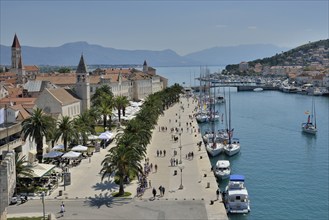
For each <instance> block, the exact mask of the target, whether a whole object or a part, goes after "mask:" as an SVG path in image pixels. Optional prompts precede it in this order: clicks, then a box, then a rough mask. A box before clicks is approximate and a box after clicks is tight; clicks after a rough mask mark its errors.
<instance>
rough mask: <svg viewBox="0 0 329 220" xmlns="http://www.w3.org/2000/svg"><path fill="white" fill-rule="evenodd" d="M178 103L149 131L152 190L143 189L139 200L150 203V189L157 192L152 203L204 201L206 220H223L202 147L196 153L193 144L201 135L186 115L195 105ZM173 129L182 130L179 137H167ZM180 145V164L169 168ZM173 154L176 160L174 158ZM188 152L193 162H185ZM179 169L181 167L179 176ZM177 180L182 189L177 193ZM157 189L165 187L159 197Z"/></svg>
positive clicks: (195, 145) (212, 176) (211, 173)
mask: <svg viewBox="0 0 329 220" xmlns="http://www.w3.org/2000/svg"><path fill="white" fill-rule="evenodd" d="M180 100H181V102H180V103H176V104H175V105H174V106H172V107H171V108H169V109H168V110H166V111H165V113H164V115H163V116H160V118H159V120H158V125H157V127H156V128H155V129H154V131H153V136H152V141H151V143H150V145H149V147H148V151H147V157H148V158H149V163H152V164H153V171H152V172H151V173H150V174H149V176H148V179H149V180H151V185H152V187H151V188H149V189H147V190H146V191H145V193H144V195H143V196H142V197H140V198H139V199H141V200H145V199H148V200H152V198H153V195H152V188H153V187H154V188H155V189H156V190H157V196H156V199H160V200H162V199H165V200H171V199H173V200H176V199H177V200H204V203H205V206H206V210H207V214H208V219H227V215H226V211H225V208H224V205H223V203H221V202H220V200H221V198H220V199H219V201H217V198H216V190H217V188H218V186H217V182H216V178H215V176H214V174H213V172H212V171H211V164H210V161H209V158H208V155H207V152H206V150H205V148H204V146H202V147H201V148H200V150H199V147H198V146H197V143H198V142H200V141H201V140H202V138H201V134H200V133H199V132H198V125H197V123H196V120H195V119H194V118H192V119H190V117H189V115H191V116H192V115H193V110H194V108H195V107H196V105H197V103H196V102H193V99H192V98H189V99H188V98H181V99H180ZM183 109H184V110H183ZM187 123H188V126H187ZM190 123H191V126H190ZM179 124H180V126H179ZM159 127H160V129H159ZM161 127H167V131H162V129H161ZM176 127H177V128H179V129H178V130H180V131H181V128H183V132H181V135H179V132H178V133H177V132H174V133H171V131H170V130H171V128H176ZM187 127H188V130H187ZM191 129H192V132H191ZM173 134H174V135H175V136H177V137H178V141H174V140H172V138H171V136H172V135H173ZM179 136H181V140H179ZM180 144H181V146H182V148H181V158H182V164H178V166H171V163H170V159H171V158H175V159H178V161H180V147H179V146H180ZM157 150H159V151H160V150H162V151H163V150H166V156H163V153H162V156H159V157H158V156H157ZM174 151H176V152H177V155H176V156H174ZM189 152H193V154H194V157H193V159H191V158H186V155H187V154H188V153H189ZM155 164H157V166H158V169H157V172H155V170H154V165H155ZM180 166H183V167H184V168H183V169H182V172H181V171H180V168H179V167H180ZM175 171H177V175H174V172H175ZM181 180H182V185H183V189H179V187H180V185H181ZM160 185H161V186H163V187H165V194H164V196H160V192H159V186H160ZM127 190H128V191H130V192H133V190H135V191H136V186H134V187H133V188H131V186H128V187H127ZM211 200H213V201H214V204H213V205H211V204H210V203H211Z"/></svg>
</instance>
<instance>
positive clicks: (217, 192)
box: [216, 189, 219, 200]
mask: <svg viewBox="0 0 329 220" xmlns="http://www.w3.org/2000/svg"><path fill="white" fill-rule="evenodd" d="M216 196H217V200H218V199H219V189H217V190H216Z"/></svg>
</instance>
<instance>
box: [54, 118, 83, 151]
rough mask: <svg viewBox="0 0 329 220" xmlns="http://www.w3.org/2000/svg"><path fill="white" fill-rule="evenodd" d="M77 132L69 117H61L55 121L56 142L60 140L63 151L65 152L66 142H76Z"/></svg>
mask: <svg viewBox="0 0 329 220" xmlns="http://www.w3.org/2000/svg"><path fill="white" fill-rule="evenodd" d="M77 134H78V133H77V131H76V130H75V127H74V124H73V120H71V119H70V117H69V116H63V117H62V118H61V119H60V120H59V121H57V130H56V135H55V137H56V140H58V139H60V138H61V139H62V140H63V145H64V151H67V142H70V141H72V140H78V135H77Z"/></svg>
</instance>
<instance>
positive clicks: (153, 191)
mask: <svg viewBox="0 0 329 220" xmlns="http://www.w3.org/2000/svg"><path fill="white" fill-rule="evenodd" d="M152 193H153V198H154V199H155V196H156V194H157V190H156V189H155V188H154V187H153V190H152Z"/></svg>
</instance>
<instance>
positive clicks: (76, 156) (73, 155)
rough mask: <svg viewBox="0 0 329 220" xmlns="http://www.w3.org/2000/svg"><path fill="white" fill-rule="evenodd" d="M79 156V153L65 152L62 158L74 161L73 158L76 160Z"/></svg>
mask: <svg viewBox="0 0 329 220" xmlns="http://www.w3.org/2000/svg"><path fill="white" fill-rule="evenodd" d="M80 155H81V153H79V152H74V151H70V152H67V153H66V154H64V155H63V156H62V158H69V159H75V158H78V157H79V156H80Z"/></svg>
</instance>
